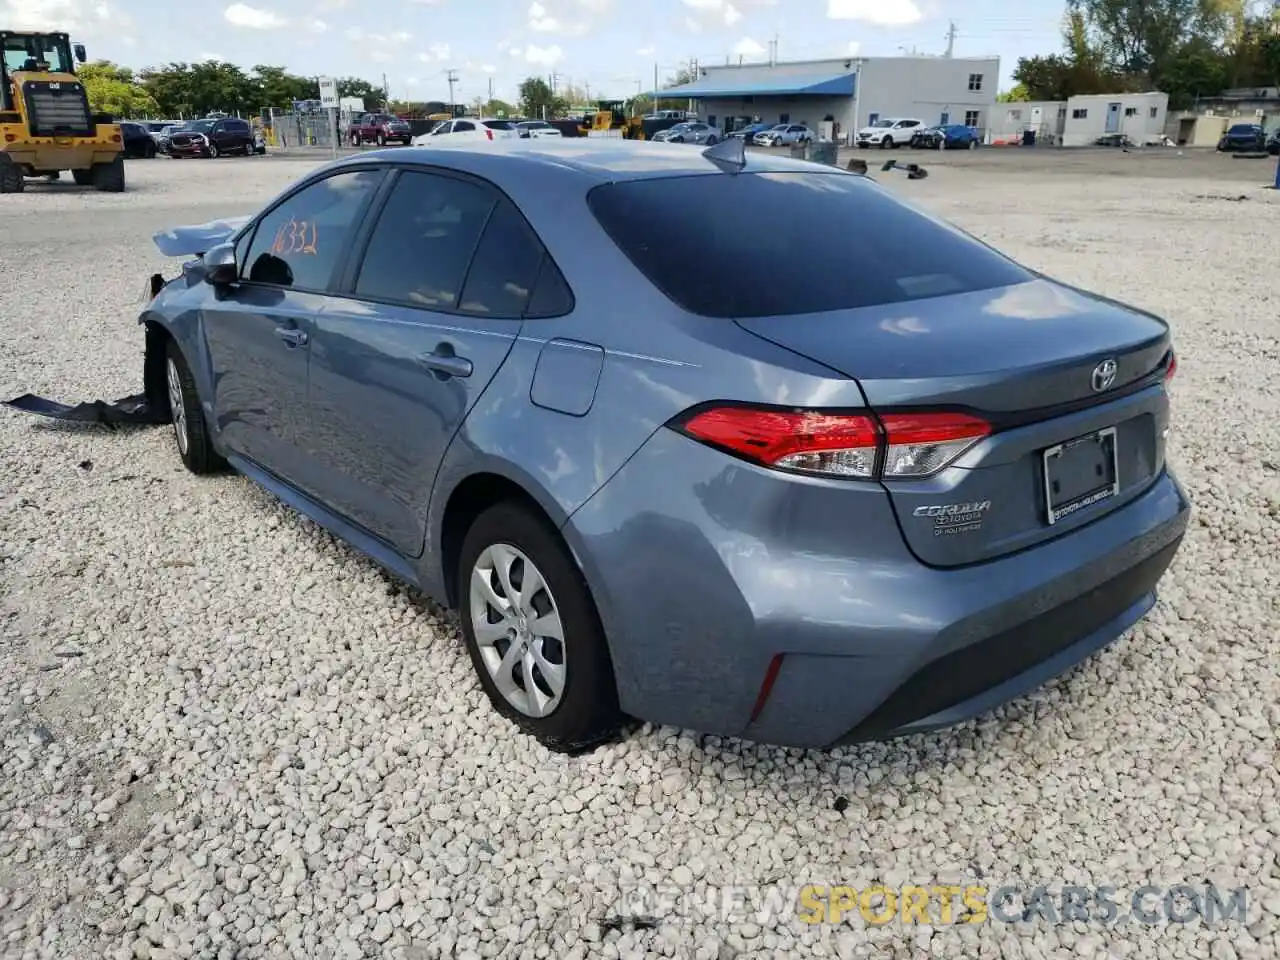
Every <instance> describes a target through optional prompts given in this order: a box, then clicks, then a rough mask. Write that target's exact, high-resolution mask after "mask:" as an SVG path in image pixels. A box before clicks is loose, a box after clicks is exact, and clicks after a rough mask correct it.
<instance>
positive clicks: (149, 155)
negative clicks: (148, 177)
mask: <svg viewBox="0 0 1280 960" xmlns="http://www.w3.org/2000/svg"><path fill="white" fill-rule="evenodd" d="M155 158H156V145H155V144H154V143H148V144H147V145H146V146H145V147H143V148H142V159H143V160H154V159H155Z"/></svg>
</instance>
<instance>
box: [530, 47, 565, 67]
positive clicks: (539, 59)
mask: <svg viewBox="0 0 1280 960" xmlns="http://www.w3.org/2000/svg"><path fill="white" fill-rule="evenodd" d="M524 58H525V60H526V61H527V62H528V63H532V64H536V65H538V66H541V67H554V66H555V65H556V64H557V63H559V62H560V61H561V60H562V59H563V58H564V51H563V50H561V49H560V47H559V46H557V45H555V44H552V45H551V46H549V47H535V46H533V44H530V45H529V46H527V47H525V48H524Z"/></svg>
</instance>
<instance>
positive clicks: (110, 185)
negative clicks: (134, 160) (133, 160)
mask: <svg viewBox="0 0 1280 960" xmlns="http://www.w3.org/2000/svg"><path fill="white" fill-rule="evenodd" d="M90 175H91V177H92V178H93V188H94V189H95V190H98V191H101V192H102V193H123V192H124V158H122V157H121V156H119V155H118V154H117V156H116V158H115V159H114V160H112V161H111V162H110V163H95V164H94V165H93V166H92V167H91V168H90Z"/></svg>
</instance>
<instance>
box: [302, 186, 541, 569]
mask: <svg viewBox="0 0 1280 960" xmlns="http://www.w3.org/2000/svg"><path fill="white" fill-rule="evenodd" d="M542 259H543V250H542V247H541V245H540V244H539V243H538V241H537V238H536V236H534V235H533V233H532V231H531V230H530V228H529V227H528V226H527V224H526V223H525V222H524V220H523V218H522V217H521V216H520V214H519V213H518V212H517V211H516V208H515V207H514V206H513V205H512V204H511V202H510V201H508V200H506V199H505V198H503V197H501V195H500V194H498V193H497V191H496V190H495V189H494V188H492V187H491V186H489V185H488V184H486V183H484V182H482V181H477V180H473V179H469V178H464V177H455V176H451V175H446V174H443V173H429V172H426V171H416V170H406V171H403V172H401V173H400V174H398V179H397V180H396V182H395V184H394V185H393V186H392V188H391V189H390V191H389V192H388V193H387V201H386V203H385V205H383V207H382V209H381V212H380V213H379V214H378V215H377V219H376V222H375V223H374V224H373V227H372V231H371V233H370V234H369V241H368V246H367V248H366V250H365V253H364V255H363V258H362V260H361V262H360V263H359V264H358V265H356V269H355V270H353V271H352V273H351V276H349V277H348V279H347V281H346V282H345V284H344V289H345V290H347V291H348V293H349V295H348V296H347V297H345V298H335V299H334V300H333V301H332V302H331V303H330V305H329V306H328V307H327V308H326V309H325V311H324V313H323V314H321V316H320V317H319V319H318V320H317V328H316V333H315V338H314V340H313V341H312V354H311V377H310V409H311V416H312V418H313V423H312V429H313V431H314V434H315V436H316V439H317V442H316V450H317V455H318V456H320V457H321V458H322V460H323V463H322V468H323V477H322V489H321V491H320V494H319V497H320V499H321V500H322V501H323V502H324V503H325V505H326V506H328V507H329V508H330V509H332V510H333V511H335V512H336V513H338V514H340V515H341V516H343V517H345V518H346V519H348V520H350V521H352V522H354V523H356V524H358V525H359V526H361V527H363V528H364V529H365V530H367V531H368V532H369V533H372V534H373V535H375V536H377V537H379V538H380V539H382V540H383V541H385V542H386V543H388V544H389V545H391V546H392V547H393V548H394V549H395V550H396V551H397V552H399V553H400V554H401V555H402V556H408V557H416V556H419V555H421V553H422V550H423V546H424V544H425V539H426V538H425V533H426V516H427V506H428V503H429V501H430V496H431V489H432V485H433V484H434V482H435V477H436V471H437V469H438V468H439V466H440V463H441V461H442V459H443V457H444V454H445V451H446V450H447V449H448V446H449V443H450V441H452V439H453V437H454V434H455V433H456V432H457V431H458V429H459V427H461V425H462V422H463V420H464V418H465V417H466V415H467V413H468V412H469V411H470V410H471V408H472V406H473V405H474V404H475V402H476V400H477V399H478V398H479V396H480V394H481V393H483V392H484V389H485V387H487V386H488V384H489V381H490V380H492V379H493V376H494V374H496V373H497V372H498V368H499V367H500V366H501V365H502V363H503V361H504V360H505V359H506V357H507V354H508V353H509V352H510V350H511V347H512V345H513V344H514V342H515V339H516V337H517V335H518V334H519V333H520V327H521V323H522V317H523V316H524V312H525V304H526V302H527V301H528V299H529V297H530V292H531V291H532V290H533V288H534V284H535V281H536V280H537V278H538V275H539V271H540V268H541V265H542Z"/></svg>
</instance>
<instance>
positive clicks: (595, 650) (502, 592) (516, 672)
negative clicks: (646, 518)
mask: <svg viewBox="0 0 1280 960" xmlns="http://www.w3.org/2000/svg"><path fill="white" fill-rule="evenodd" d="M457 576H458V580H457V585H458V597H459V606H460V607H461V614H462V616H461V619H462V634H463V638H464V641H465V643H466V645H467V652H468V653H469V654H470V656H471V662H472V664H473V665H474V667H475V670H476V674H477V676H478V677H479V679H480V685H481V686H482V687H483V688H484V691H485V693H486V695H488V697H489V700H490V702H491V703H492V704H493V706H494V708H495V709H496V710H497V711H498V712H499V713H500V714H502V715H503V716H504V717H507V718H508V719H509V720H511V721H513V722H514V723H516V724H517V725H518V726H519V727H521V728H522V729H524V730H525V731H527V732H529V733H531V734H533V735H534V736H535V737H537V738H538V740H540V741H541V742H542V743H543V744H544V745H546V746H547V747H548V748H550V749H553V750H558V751H563V752H578V751H581V750H583V749H587V748H590V747H592V746H595V745H598V744H599V743H602V742H604V741H605V740H608V739H610V738H612V737H613V736H614V735H615V734H616V733H617V732H618V730H619V729H620V727H621V725H622V713H621V710H620V709H619V706H618V694H617V687H616V684H615V681H614V674H613V661H612V659H611V658H610V656H609V647H608V644H607V642H606V640H605V636H604V628H603V627H602V626H601V624H600V618H599V615H598V614H597V612H596V608H595V604H594V602H593V601H592V599H591V593H590V590H589V589H588V587H587V584H586V581H585V580H584V579H583V577H582V573H581V572H580V571H579V570H578V567H577V565H576V564H575V563H574V562H573V559H572V557H571V555H570V554H569V551H568V549H567V548H566V547H565V545H564V542H563V541H562V540H561V539H560V536H559V534H558V533H556V531H555V529H554V528H553V527H551V526H550V525H549V524H548V523H547V522H546V521H545V520H544V519H543V518H541V517H540V516H538V515H537V514H536V513H534V511H532V510H531V509H529V508H527V507H524V506H522V505H520V504H518V503H514V502H506V503H499V504H497V505H496V506H493V507H490V508H489V509H488V510H486V511H485V512H484V513H482V514H481V515H480V516H479V517H477V518H476V520H475V522H474V523H473V524H472V525H471V529H470V530H468V531H467V535H466V537H465V538H464V540H463V544H462V552H461V556H460V558H459V564H458V573H457Z"/></svg>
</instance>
